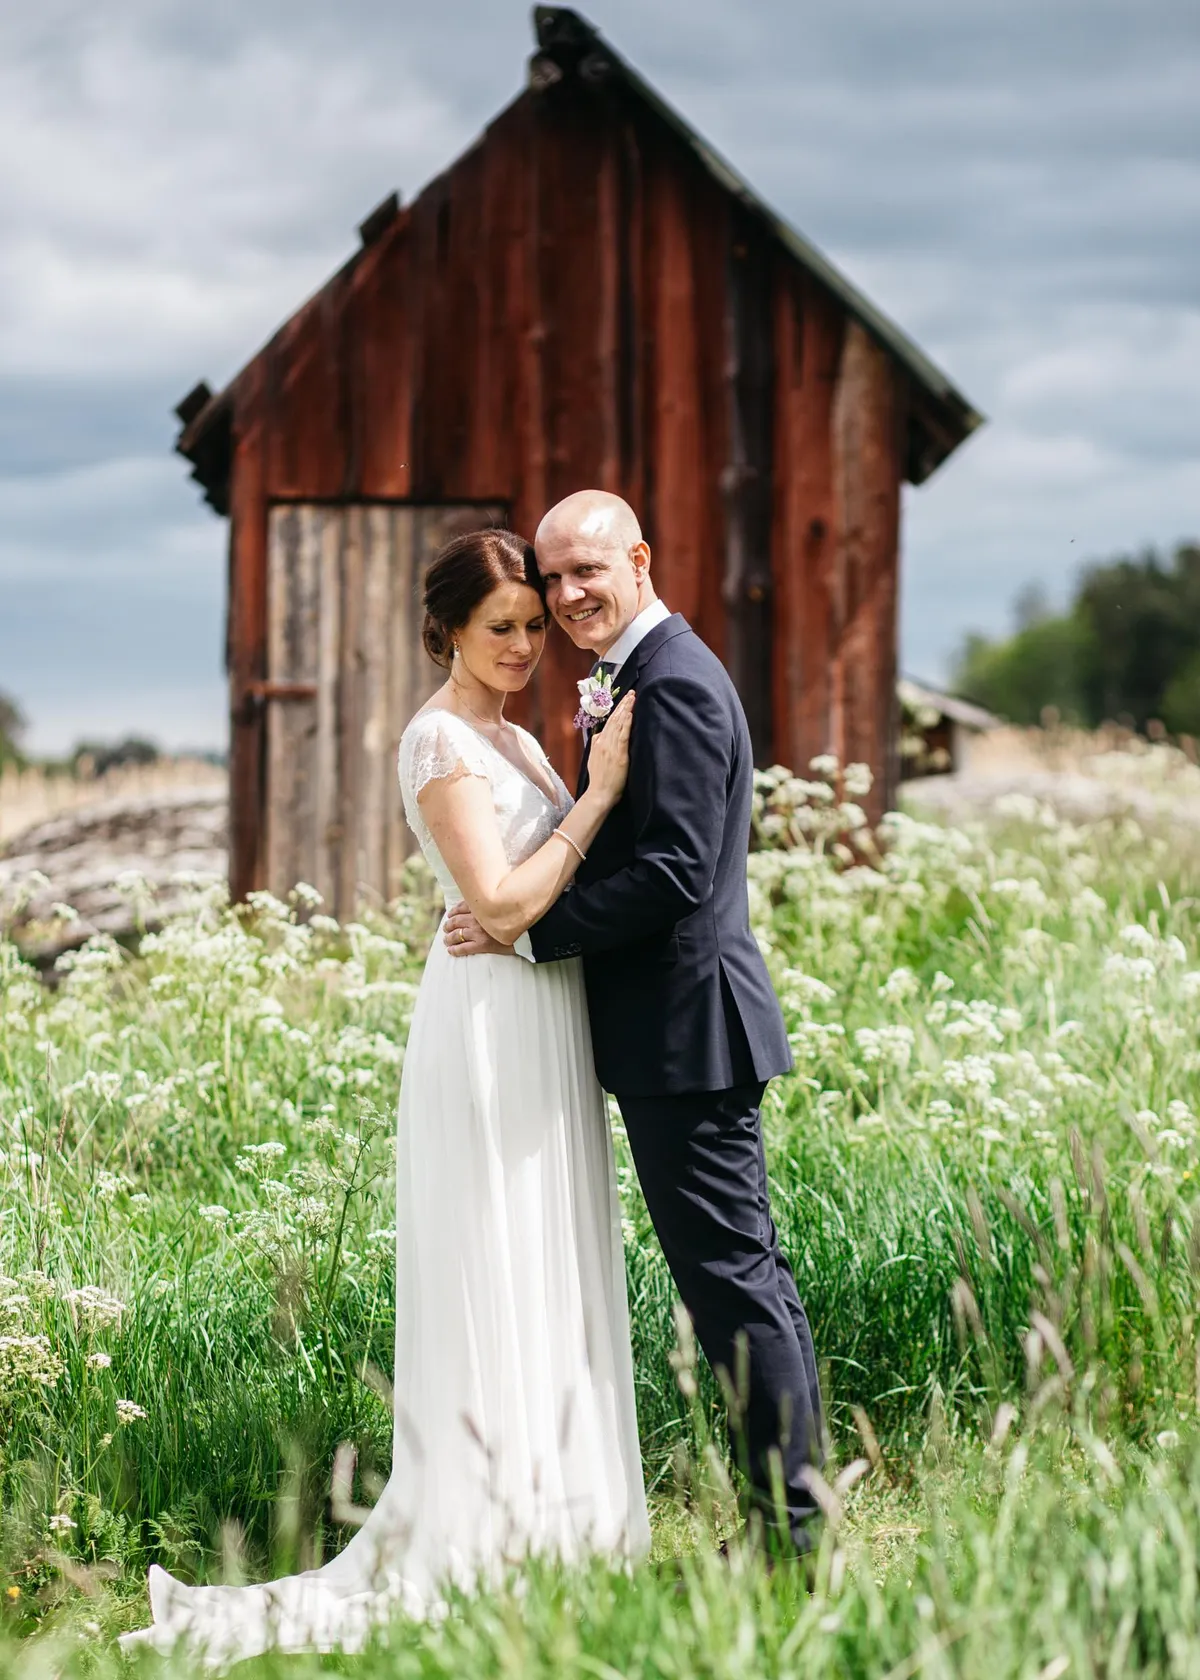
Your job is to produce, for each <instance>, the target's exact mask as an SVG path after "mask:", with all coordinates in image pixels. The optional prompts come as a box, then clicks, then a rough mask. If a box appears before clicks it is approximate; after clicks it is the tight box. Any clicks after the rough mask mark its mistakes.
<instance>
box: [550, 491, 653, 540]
mask: <svg viewBox="0 0 1200 1680" xmlns="http://www.w3.org/2000/svg"><path fill="white" fill-rule="evenodd" d="M563 540H567V541H571V540H577V541H583V542H591V543H597V544H605V545H609V544H611V545H612V546H613V547H616V548H619V549H620V550H621V552H622V553H623V554H628V553H629V550H630V549H631V548H632V547H633V546H634V544H635V543H640V542H641V540H642V528H641V526H640V525H639V524H638V521H637V514H636V513H634V511H633V509H632V508H631V507H630V505H629V503H628V502H624V501H622V500H621V498H620V496H614V495H613V493H612V492H611V490H576V491H575V492H574V494H573V495H570V496H564V497H563V499H562V501H561V502H555V504H554V506H553V507H552V508H551V509H550V511H549V513H546V514H543V516H542V522H541V524H540V525H539V526H538V528H537V535H536V536H535V538H534V548H535V549H537V548H540V547H542V546H543V545H553V544H555V543H557V542H562V541H563Z"/></svg>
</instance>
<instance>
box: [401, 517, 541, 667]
mask: <svg viewBox="0 0 1200 1680" xmlns="http://www.w3.org/2000/svg"><path fill="white" fill-rule="evenodd" d="M501 583H527V584H528V585H529V587H530V589H533V590H536V591H537V594H538V597H539V599H540V600H542V601H543V602H544V601H545V599H546V592H545V589H544V588H543V587H542V580H541V576H540V574H539V573H538V569H537V562H536V560H535V559H534V557H533V544H532V543H527V542H526V541H525V538H524V537H518V536H517V535H516V533H515V532H513V531H496V530H489V531H468V532H467V533H466V535H465V536H461V537H455V538H454V539H453V541H451V542H448V543H447V544H446V546H445V548H443V549H442V551H441V553H440V554H439V555H438V556H437V558H436V559H435V560H433V561H432V562H431V563H430V567H429V570H428V571H427V572H426V574H425V622H424V624H423V625H422V627H421V640H422V642H423V643H424V644H425V651H426V653H427V654H428V655H429V657H430V659H432V660H433V662H434V664H435V665H442V666H445V667H447V668H448V667H449V665H450V661H451V657H452V650H453V646H454V635H455V632H456V631H457V630H461V629H462V627H463V625H464V624H466V622H467V620H468V619H469V618H470V616H471V614H472V613H473V612H474V611H475V608H476V607H477V606H478V605H479V603H480V601H483V600H486V598H487V597H488V596H489V595H490V594H491V592H492V590H493V589H495V588H496V587H497V585H499V584H501Z"/></svg>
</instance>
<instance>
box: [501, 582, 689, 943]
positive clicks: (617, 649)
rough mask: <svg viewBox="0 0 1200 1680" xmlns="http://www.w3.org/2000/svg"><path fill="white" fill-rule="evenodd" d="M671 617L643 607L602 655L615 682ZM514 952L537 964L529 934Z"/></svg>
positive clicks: (656, 603)
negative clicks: (646, 638)
mask: <svg viewBox="0 0 1200 1680" xmlns="http://www.w3.org/2000/svg"><path fill="white" fill-rule="evenodd" d="M670 616H671V609H670V607H668V606H667V605H666V604H665V603H664V602H662V601H660V600H658V599H657V598H655V599H654V600H653V601H651V603H650V605H649V606H648V607H643V608H642V610H641V612H640V613H639V614H638V615H637V617H636V618H635V619H633V620H631V622H630V623H628V624H627V625H626V626H625V628H624V630H622V632H621V634H620V635H619V636H618V637H617V639H616V641H615V642H614V643H613V645H612V646H611V647H610V648H609V650H608V652H607V653H604V654H601V656H600V657H601V658H602V659H603V660H604V663H605V664H606V665H611V666H612V668H613V681H614V682H615V681H616V680H617V676H618V674H619V672H620V669H621V666H622V665H624V663H625V661H626V660H627V659H628V658H629V655H630V654H631V653H632V652H633V650H634V648H635V647H636V646H637V645H638V643H639V642H640V641H641V640H642V638H643V637H644V636H648V635H649V634H650V632H651V630H653V629H654V627H655V625H656V624H661V623H662V622H663V620H664V619H668V618H670ZM513 950H514V951H515V952H516V953H517V955H518V956H519V957H524V958H525V960H526V962H535V961H536V960H537V959H536V958H535V957H534V954H533V944H532V942H531V940H530V938H529V935H528V934H527V933H522V934H520V935H519V937H518V938H516V939H515V940H514V941H513Z"/></svg>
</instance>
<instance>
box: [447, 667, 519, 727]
mask: <svg viewBox="0 0 1200 1680" xmlns="http://www.w3.org/2000/svg"><path fill="white" fill-rule="evenodd" d="M450 686H451V687H452V688H454V689H456V690H457V691H458V696H459V699H460V700H461V701H462V703H463V705H464V706H465V707H466V708H467V710H468V711H469V712H470V714H471V716H472V717H473V718H476V719H477V720H478V721H479V722H480V723H482V724H484V725H485V726H486V727H487V728H488V729H511V728H512V724H511V723H509V721H508V719H507V718H506V717H504V716H501V718H500V720H499V722H498V723H497V722H494V721H493V720H492V719H491V718H485V717H484V716H483V714H482V713H481V712H477V711H476V710H475V708H474V706H472V704H471V702H470V701H469V700H468V699H467V696H466V694H465V693H464V692H463V686H462V684H461V683H457V682H455V680H454V678H453V677H451V678H450Z"/></svg>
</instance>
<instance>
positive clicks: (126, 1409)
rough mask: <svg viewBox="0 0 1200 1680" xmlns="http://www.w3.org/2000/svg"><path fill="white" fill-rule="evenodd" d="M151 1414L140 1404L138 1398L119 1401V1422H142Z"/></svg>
mask: <svg viewBox="0 0 1200 1680" xmlns="http://www.w3.org/2000/svg"><path fill="white" fill-rule="evenodd" d="M149 1416H150V1414H149V1412H147V1411H146V1410H145V1408H144V1407H142V1406H139V1405H138V1403H137V1401H136V1400H118V1401H117V1422H118V1423H141V1422H142V1421H143V1420H144V1419H145V1418H148V1417H149Z"/></svg>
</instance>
